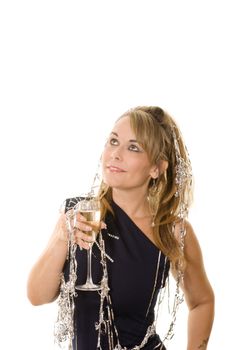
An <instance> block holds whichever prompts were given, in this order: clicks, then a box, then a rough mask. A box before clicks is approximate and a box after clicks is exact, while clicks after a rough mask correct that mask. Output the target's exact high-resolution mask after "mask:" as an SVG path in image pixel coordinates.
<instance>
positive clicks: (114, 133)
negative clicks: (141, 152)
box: [111, 131, 138, 143]
mask: <svg viewBox="0 0 233 350" xmlns="http://www.w3.org/2000/svg"><path fill="white" fill-rule="evenodd" d="M111 134H113V135H115V136H116V137H118V134H117V133H116V132H114V131H112V132H111ZM129 142H136V143H138V141H137V140H129Z"/></svg>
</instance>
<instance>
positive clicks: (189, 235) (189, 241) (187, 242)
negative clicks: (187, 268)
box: [175, 220, 202, 261]
mask: <svg viewBox="0 0 233 350" xmlns="http://www.w3.org/2000/svg"><path fill="white" fill-rule="evenodd" d="M183 225H184V254H185V258H186V260H187V261H190V260H193V259H194V260H195V258H197V259H198V260H199V261H200V259H202V252H201V247H200V244H199V241H198V238H197V236H196V233H195V232H194V229H193V226H192V225H191V223H190V222H189V221H188V220H185V222H184V224H183V223H182V222H181V221H180V222H178V223H176V225H175V237H176V239H177V240H178V241H180V239H181V238H180V231H181V229H182V226H183Z"/></svg>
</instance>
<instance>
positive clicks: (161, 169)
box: [150, 160, 168, 179]
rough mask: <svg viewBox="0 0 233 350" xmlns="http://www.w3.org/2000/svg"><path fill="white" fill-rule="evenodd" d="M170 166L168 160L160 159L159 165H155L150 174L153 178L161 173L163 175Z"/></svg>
mask: <svg viewBox="0 0 233 350" xmlns="http://www.w3.org/2000/svg"><path fill="white" fill-rule="evenodd" d="M167 168H168V161H166V160H159V161H158V162H157V165H155V166H153V167H152V169H151V171H150V176H151V177H152V178H153V179H157V178H158V177H159V176H160V175H162V174H163V173H164V172H165V171H166V170H167Z"/></svg>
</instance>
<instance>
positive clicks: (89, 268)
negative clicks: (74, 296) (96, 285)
mask: <svg viewBox="0 0 233 350" xmlns="http://www.w3.org/2000/svg"><path fill="white" fill-rule="evenodd" d="M91 259H92V245H91V246H90V248H89V249H88V250H87V283H93V282H92V274H91Z"/></svg>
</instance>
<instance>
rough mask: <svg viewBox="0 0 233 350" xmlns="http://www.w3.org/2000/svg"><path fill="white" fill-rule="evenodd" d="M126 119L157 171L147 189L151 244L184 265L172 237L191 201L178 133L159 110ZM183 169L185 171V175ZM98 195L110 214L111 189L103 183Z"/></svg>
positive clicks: (129, 113) (132, 113) (184, 153)
mask: <svg viewBox="0 0 233 350" xmlns="http://www.w3.org/2000/svg"><path fill="white" fill-rule="evenodd" d="M125 116H129V118H130V125H131V128H132V130H133V131H134V133H135V135H136V139H137V141H138V143H139V144H140V145H141V146H142V147H143V149H144V150H145V151H146V152H147V154H148V157H149V160H150V162H151V164H152V165H154V164H156V165H157V166H158V169H159V176H158V178H157V179H155V180H153V179H151V181H150V183H149V186H148V200H149V205H150V210H151V214H152V216H153V222H154V225H153V238H154V243H155V244H156V246H157V247H158V248H159V249H160V250H161V251H162V252H163V253H164V254H165V255H166V256H167V257H168V258H169V260H170V262H171V263H172V266H173V267H174V268H178V267H177V266H178V264H179V265H180V263H181V265H183V266H185V261H184V257H183V252H182V249H181V245H180V242H179V241H178V240H177V238H176V237H175V235H174V227H175V224H176V223H177V222H179V221H180V220H181V219H184V218H185V217H187V215H188V210H189V207H190V204H191V201H192V176H191V165H190V161H189V156H188V152H187V149H186V147H185V144H184V142H183V138H182V135H181V132H180V130H179V128H178V126H177V124H176V122H175V121H174V120H173V118H172V117H171V116H170V115H169V114H168V113H167V112H165V111H164V110H163V109H161V108H160V107H153V106H139V107H136V108H133V109H130V110H128V111H127V112H125V113H124V114H123V115H122V116H121V117H120V118H119V119H121V118H123V117H125ZM119 119H118V120H119ZM164 164H166V166H165V167H164ZM185 166H186V167H185ZM185 169H186V170H187V169H188V171H187V173H186V174H185V173H184V172H185ZM99 196H100V198H101V202H102V217H104V216H105V214H106V212H107V211H108V210H109V211H111V212H112V213H113V211H112V208H111V205H110V203H111V199H112V190H111V188H110V187H109V186H107V185H106V184H105V183H104V182H102V183H101V186H100V192H99Z"/></svg>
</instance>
